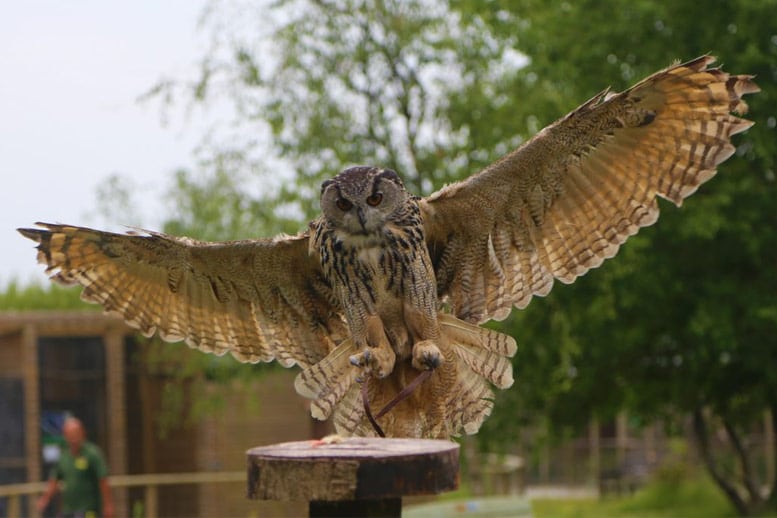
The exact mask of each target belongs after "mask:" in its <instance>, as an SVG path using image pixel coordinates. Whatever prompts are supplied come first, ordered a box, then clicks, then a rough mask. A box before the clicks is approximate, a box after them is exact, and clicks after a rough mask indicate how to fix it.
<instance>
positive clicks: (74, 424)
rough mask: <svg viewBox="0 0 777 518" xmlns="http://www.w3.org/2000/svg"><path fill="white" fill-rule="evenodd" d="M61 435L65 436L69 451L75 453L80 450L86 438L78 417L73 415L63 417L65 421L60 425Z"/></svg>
mask: <svg viewBox="0 0 777 518" xmlns="http://www.w3.org/2000/svg"><path fill="white" fill-rule="evenodd" d="M62 435H63V436H64V437H65V441H66V442H67V444H68V446H69V447H70V452H71V453H74V454H76V453H78V452H79V451H81V445H82V444H83V443H84V439H86V431H85V430H84V425H83V423H81V421H80V420H79V419H76V418H75V417H68V418H67V419H65V423H64V424H63V425H62Z"/></svg>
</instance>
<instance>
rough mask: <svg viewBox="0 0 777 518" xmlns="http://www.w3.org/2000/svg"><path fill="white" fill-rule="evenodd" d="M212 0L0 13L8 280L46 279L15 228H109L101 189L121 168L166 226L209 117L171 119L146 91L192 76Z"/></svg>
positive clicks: (0, 275) (78, 3)
mask: <svg viewBox="0 0 777 518" xmlns="http://www.w3.org/2000/svg"><path fill="white" fill-rule="evenodd" d="M204 4H205V1H204V0H165V1H163V2H159V1H152V0H135V1H133V2H104V1H98V0H70V1H66V2H62V1H55V0H48V1H24V2H9V3H7V4H6V5H5V6H4V8H3V13H2V16H1V17H0V182H1V183H0V250H2V254H0V261H1V262H0V288H1V287H2V286H4V285H5V284H6V283H7V282H8V281H9V280H10V279H11V278H16V279H19V280H20V281H22V282H26V281H29V280H36V279H37V280H41V281H42V280H45V276H44V275H43V273H42V270H43V268H42V266H40V265H38V264H37V263H36V262H35V251H34V249H33V247H34V244H33V243H32V242H31V241H29V240H27V239H25V238H23V237H22V236H21V235H19V234H18V233H17V232H16V231H15V229H16V228H17V227H20V226H30V225H31V224H32V223H34V222H35V221H50V222H60V223H73V224H81V225H87V226H89V225H98V224H99V225H101V226H104V221H103V220H99V219H97V218H96V216H95V215H94V213H95V209H96V201H95V200H96V198H95V192H96V186H97V185H98V184H100V182H101V181H103V180H104V179H105V178H106V177H108V176H110V175H111V174H114V173H119V174H121V175H123V176H126V177H128V178H131V179H132V183H133V185H136V186H138V187H139V190H138V193H137V195H136V196H135V200H136V201H138V202H141V203H139V204H138V205H139V207H138V213H139V214H140V215H142V216H144V217H143V221H126V220H125V219H124V218H123V217H122V215H121V214H117V215H116V217H115V223H116V224H125V225H145V226H146V227H151V228H156V227H155V225H158V224H159V221H155V220H154V218H155V216H154V215H155V214H156V215H161V213H162V212H163V208H162V207H160V206H159V205H160V204H161V200H160V193H161V192H162V191H164V189H165V188H166V187H167V185H168V183H169V182H170V178H171V174H172V172H173V171H174V170H175V169H176V168H178V167H181V166H188V165H191V164H192V162H193V159H192V150H193V148H194V146H195V145H196V143H197V141H198V139H199V136H200V135H201V134H202V131H203V128H204V124H205V122H204V121H202V120H198V119H197V117H196V116H195V117H194V118H190V119H188V120H187V119H186V117H184V116H183V115H182V114H181V115H180V116H176V114H175V112H173V116H172V117H170V123H169V126H167V127H164V126H163V125H162V123H161V117H160V112H159V108H158V106H157V105H156V104H153V103H152V104H140V103H138V102H137V98H138V96H139V95H141V94H142V93H144V92H145V91H147V90H148V89H149V88H150V87H151V86H152V85H153V84H154V83H155V82H156V81H157V80H159V79H160V78H161V77H162V76H168V77H169V76H177V77H181V76H183V75H185V74H186V72H187V71H189V70H190V69H191V67H192V66H193V64H194V63H195V61H196V58H197V57H198V56H199V55H201V53H202V51H203V49H204V48H205V34H203V33H201V32H198V31H197V20H198V17H199V15H200V14H201V10H202V8H203V6H204Z"/></svg>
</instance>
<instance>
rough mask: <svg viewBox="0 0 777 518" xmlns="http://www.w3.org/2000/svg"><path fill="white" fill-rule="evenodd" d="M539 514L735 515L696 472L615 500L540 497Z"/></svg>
mask: <svg viewBox="0 0 777 518" xmlns="http://www.w3.org/2000/svg"><path fill="white" fill-rule="evenodd" d="M531 507H532V516H535V517H536V518H544V517H553V518H588V517H591V518H594V517H596V518H599V517H601V516H608V517H612V518H617V517H624V518H625V517H629V518H653V517H655V518H658V517H667V518H669V517H676V516H683V517H688V518H694V517H698V518H716V517H720V518H723V517H729V516H736V512H735V511H734V509H733V507H732V506H731V504H730V503H729V502H728V500H726V497H725V496H724V495H723V494H722V493H721V491H720V490H719V489H718V488H717V487H716V486H715V484H714V483H713V482H712V481H711V480H710V479H709V478H708V477H707V476H706V475H704V474H702V473H698V472H697V473H695V474H694V476H693V477H689V478H684V479H682V480H680V481H679V482H678V481H675V482H673V483H671V484H670V483H667V482H664V481H662V480H660V479H659V480H656V481H655V482H653V483H651V484H649V485H647V486H646V487H644V488H643V489H641V490H639V491H638V492H637V493H635V494H634V496H631V497H619V498H615V499H612V500H597V499H593V498H589V499H537V500H532V503H531Z"/></svg>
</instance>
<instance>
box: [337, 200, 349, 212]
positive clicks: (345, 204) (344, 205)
mask: <svg viewBox="0 0 777 518" xmlns="http://www.w3.org/2000/svg"><path fill="white" fill-rule="evenodd" d="M336 205H337V208H338V209H340V210H341V211H343V212H348V211H349V210H351V208H352V207H353V203H351V202H350V201H348V200H346V199H345V198H340V199H339V200H337V203H336Z"/></svg>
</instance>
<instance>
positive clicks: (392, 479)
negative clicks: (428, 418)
mask: <svg viewBox="0 0 777 518" xmlns="http://www.w3.org/2000/svg"><path fill="white" fill-rule="evenodd" d="M247 456H248V497H249V498H252V499H257V500H287V501H288V500H306V501H308V502H309V503H310V504H309V509H310V516H400V514H401V510H402V497H403V496H406V495H429V494H437V493H442V492H444V491H451V490H453V489H456V488H457V487H458V482H459V480H458V479H459V477H458V472H459V445H458V444H456V443H454V442H450V441H440V440H428V439H378V438H362V437H350V438H343V439H340V438H338V439H337V440H335V441H332V442H329V441H298V442H287V443H281V444H274V445H271V446H263V447H260V448H252V449H250V450H248V452H247Z"/></svg>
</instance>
